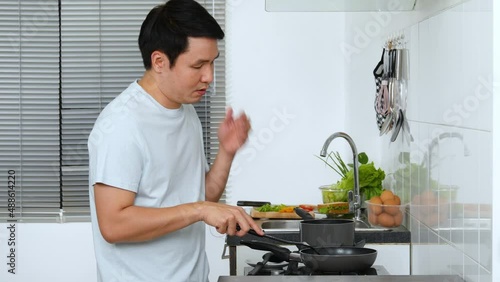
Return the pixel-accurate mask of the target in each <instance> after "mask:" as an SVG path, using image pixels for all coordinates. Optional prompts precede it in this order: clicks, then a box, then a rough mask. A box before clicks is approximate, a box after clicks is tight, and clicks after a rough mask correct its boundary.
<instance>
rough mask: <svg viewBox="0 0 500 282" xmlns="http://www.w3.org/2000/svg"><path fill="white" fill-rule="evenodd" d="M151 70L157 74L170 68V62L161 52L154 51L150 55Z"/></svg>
mask: <svg viewBox="0 0 500 282" xmlns="http://www.w3.org/2000/svg"><path fill="white" fill-rule="evenodd" d="M151 68H152V69H153V70H154V71H155V72H158V73H160V72H163V70H165V69H168V68H170V62H169V60H168V58H167V55H165V53H163V52H161V51H154V52H153V53H151Z"/></svg>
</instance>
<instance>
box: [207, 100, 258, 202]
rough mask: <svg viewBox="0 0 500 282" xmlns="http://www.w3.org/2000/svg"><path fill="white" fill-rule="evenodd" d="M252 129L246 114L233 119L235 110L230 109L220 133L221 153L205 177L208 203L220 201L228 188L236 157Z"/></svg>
mask: <svg viewBox="0 0 500 282" xmlns="http://www.w3.org/2000/svg"><path fill="white" fill-rule="evenodd" d="M250 128H251V127H250V121H249V120H248V118H247V116H246V115H245V114H242V115H240V116H239V117H237V118H233V110H232V109H231V108H229V109H228V111H227V113H226V117H225V118H224V121H223V122H222V124H221V126H220V128H219V132H218V137H219V144H220V148H219V152H218V153H217V156H216V158H215V161H214V164H213V165H212V167H211V168H210V171H209V172H207V174H206V176H205V199H206V200H207V201H212V202H217V201H219V199H220V197H221V195H222V193H223V192H224V189H225V188H226V184H227V179H228V177H229V171H230V169H231V164H232V162H233V159H234V156H235V154H236V152H237V151H238V149H240V148H241V146H243V144H244V143H245V142H246V140H247V138H248V132H249V131H250Z"/></svg>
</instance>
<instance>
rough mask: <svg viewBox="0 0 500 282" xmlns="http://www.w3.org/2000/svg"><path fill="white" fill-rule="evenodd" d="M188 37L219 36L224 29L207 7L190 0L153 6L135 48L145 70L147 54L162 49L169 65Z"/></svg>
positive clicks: (171, 0) (172, 62)
mask: <svg viewBox="0 0 500 282" xmlns="http://www.w3.org/2000/svg"><path fill="white" fill-rule="evenodd" d="M188 37H207V38H213V39H223V38H224V32H223V31H222V28H221V27H220V25H219V24H218V23H217V21H216V20H215V19H214V17H212V15H210V13H208V11H207V10H206V9H205V8H204V7H203V6H201V5H200V3H198V2H196V1H194V0H169V1H167V2H166V3H165V4H162V5H159V6H156V7H154V8H153V9H152V10H151V11H150V12H149V14H148V15H147V16H146V19H145V20H144V22H143V23H142V26H141V31H140V33H139V49H140V50H141V55H142V61H143V63H144V67H145V68H146V70H148V69H150V68H151V54H152V53H153V52H154V51H161V52H163V53H165V55H166V56H167V58H168V60H169V61H170V68H172V67H173V66H174V65H175V62H176V60H177V58H178V57H179V55H180V54H182V53H184V52H185V51H186V50H187V48H188Z"/></svg>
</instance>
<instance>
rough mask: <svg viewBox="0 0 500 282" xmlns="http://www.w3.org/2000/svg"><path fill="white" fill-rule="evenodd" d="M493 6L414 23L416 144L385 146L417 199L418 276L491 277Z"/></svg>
mask: <svg viewBox="0 0 500 282" xmlns="http://www.w3.org/2000/svg"><path fill="white" fill-rule="evenodd" d="M492 5H493V4H492V1H491V0H489V1H488V0H471V1H466V2H465V3H463V4H461V5H458V6H455V7H453V8H451V9H449V10H447V11H444V12H442V13H440V14H438V15H435V16H433V17H430V18H428V19H426V20H423V21H421V22H419V23H418V24H415V25H413V26H411V27H409V28H407V29H406V30H404V33H405V37H406V39H407V40H408V48H409V49H410V53H411V57H410V71H411V80H410V89H409V95H408V101H407V103H408V105H407V117H408V120H409V124H410V128H411V133H412V135H413V137H414V142H411V143H406V142H405V141H403V140H402V139H401V138H398V140H397V141H396V143H393V144H391V146H390V147H387V148H383V149H382V151H383V152H382V154H383V155H384V156H390V158H384V160H385V161H386V162H387V163H384V167H386V168H388V169H387V171H389V172H390V173H388V177H387V179H386V181H387V185H389V186H390V187H391V189H393V190H394V191H395V192H397V193H399V194H401V195H403V198H404V199H405V200H406V201H407V202H408V203H409V206H410V209H409V224H408V227H409V228H410V229H411V232H412V266H411V267H412V273H413V274H458V275H460V276H462V277H463V278H464V279H465V280H466V281H491V272H492V253H491V248H492V236H491V234H492V232H491V230H492V229H491V217H492V215H491V204H492V202H491V199H492V192H493V191H492V180H491V179H492V173H493V172H492V169H491V165H492V157H491V152H492V146H493V145H492V100H493V98H492V95H493V90H492V89H493V82H492V75H493V65H492V64H493V63H492V61H493V59H492V58H493V47H492V46H493V42H492V40H493V39H492V38H493V18H492ZM384 142H385V140H384ZM387 142H389V141H388V140H387Z"/></svg>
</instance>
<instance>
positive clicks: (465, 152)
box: [422, 132, 470, 175]
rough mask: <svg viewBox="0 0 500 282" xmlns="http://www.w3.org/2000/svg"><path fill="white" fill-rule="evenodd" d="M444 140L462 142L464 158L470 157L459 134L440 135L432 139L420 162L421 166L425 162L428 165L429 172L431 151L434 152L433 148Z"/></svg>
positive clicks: (447, 133)
mask: <svg viewBox="0 0 500 282" xmlns="http://www.w3.org/2000/svg"><path fill="white" fill-rule="evenodd" d="M446 138H457V139H459V140H460V141H462V144H463V145H464V157H467V156H469V155H470V151H469V148H467V145H465V142H464V137H463V135H462V134H460V133H458V132H444V133H441V134H439V135H438V136H436V137H434V139H432V141H431V143H430V144H429V147H428V149H427V150H428V151H427V153H426V154H425V157H424V159H423V161H422V164H425V162H428V163H429V170H430V169H432V151H433V150H434V147H436V146H437V145H438V144H439V142H440V141H441V140H442V139H446ZM429 173H430V171H429ZM429 175H430V174H429Z"/></svg>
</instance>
